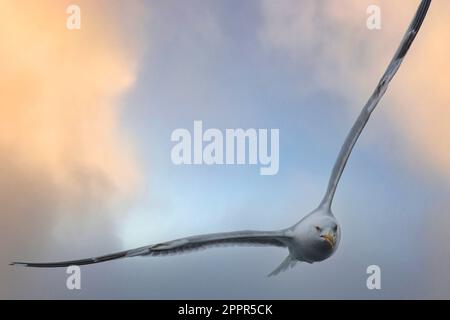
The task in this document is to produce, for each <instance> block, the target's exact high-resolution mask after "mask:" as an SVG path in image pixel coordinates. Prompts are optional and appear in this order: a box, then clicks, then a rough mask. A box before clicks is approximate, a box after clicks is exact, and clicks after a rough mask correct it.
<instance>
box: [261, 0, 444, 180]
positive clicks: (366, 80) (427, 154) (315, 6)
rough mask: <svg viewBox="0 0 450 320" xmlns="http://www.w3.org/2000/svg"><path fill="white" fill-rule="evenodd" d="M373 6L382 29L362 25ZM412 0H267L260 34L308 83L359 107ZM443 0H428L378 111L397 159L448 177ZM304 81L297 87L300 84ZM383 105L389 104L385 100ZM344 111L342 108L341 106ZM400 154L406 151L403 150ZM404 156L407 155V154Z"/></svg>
mask: <svg viewBox="0 0 450 320" xmlns="http://www.w3.org/2000/svg"><path fill="white" fill-rule="evenodd" d="M372 4H376V5H379V6H380V8H381V18H382V29H381V31H370V30H368V29H367V28H366V19H367V18H368V17H369V15H368V14H367V13H366V9H367V7H368V6H369V5H372ZM418 4H419V1H408V2H405V1H367V0H365V1H360V0H346V1H314V0H307V1H301V2H300V1H295V0H286V1H270V0H266V1H264V2H263V5H262V15H263V21H264V22H263V27H262V31H261V35H260V37H261V41H262V43H263V44H264V45H265V47H266V48H267V49H268V50H272V51H274V52H278V53H281V54H285V55H287V56H288V57H289V59H290V60H291V61H292V62H293V63H296V64H298V67H299V70H302V67H303V68H309V67H310V68H311V69H310V70H312V73H313V74H311V75H309V77H310V78H311V80H312V82H311V86H313V85H319V86H321V87H322V88H323V89H326V90H329V91H332V92H335V93H336V94H339V95H341V96H343V97H344V99H346V101H348V106H349V107H350V111H351V112H352V113H351V114H352V117H351V118H352V119H353V118H354V113H355V112H357V110H360V108H361V107H362V105H363V103H364V102H365V101H366V99H367V98H368V96H369V94H370V93H371V92H372V90H373V88H374V87H375V85H376V82H377V81H378V80H379V78H380V76H381V75H382V73H383V72H384V69H385V67H386V65H387V63H388V62H389V60H390V58H391V57H392V55H393V53H394V51H395V49H396V48H397V46H398V44H399V41H400V39H401V37H402V36H403V33H404V32H405V30H406V27H407V26H408V24H409V22H410V20H411V18H412V16H413V14H414V13H415V10H416V8H417V6H418ZM449 9H450V4H448V3H446V2H443V1H441V2H435V3H433V4H432V5H431V9H430V11H429V14H428V16H427V19H426V21H425V23H424V25H423V28H422V30H421V32H420V34H419V36H418V37H417V39H416V41H415V43H414V44H413V47H412V50H411V52H410V53H409V55H408V56H407V58H406V60H405V61H404V65H403V66H402V68H401V69H400V71H399V73H398V75H397V77H396V79H395V80H394V81H393V83H392V85H391V88H390V89H389V92H388V94H387V95H386V97H385V98H384V100H383V102H382V104H383V105H384V108H383V114H377V117H384V113H385V114H386V115H387V117H386V121H388V122H389V123H390V124H391V125H392V126H393V128H394V130H395V131H396V132H397V133H398V134H399V136H400V137H401V139H402V140H403V142H404V147H401V149H402V151H403V153H402V154H398V157H399V158H401V161H402V162H405V163H407V164H408V165H410V166H411V167H414V170H415V171H417V170H416V168H417V164H418V162H419V163H421V164H422V165H423V167H424V168H425V169H424V170H422V172H420V171H419V172H418V173H426V174H428V173H429V170H428V168H431V169H432V170H433V171H434V173H436V175H437V176H439V175H441V176H444V177H446V179H447V181H448V180H449V179H450V165H449V164H450V148H448V138H450V121H449V120H450V108H448V106H449V105H450V93H449V91H448V89H447V84H448V83H449V82H450V65H449V64H448V63H447V62H446V61H447V59H448V56H449V54H450V44H449V43H448V42H446V41H445V39H447V38H448V36H449V33H450V31H449V30H448V28H447V27H446V25H447V21H448V19H449V18H450V17H449V15H450V14H449ZM303 89H304V88H303ZM386 105H389V108H388V107H387V106H386ZM344 112H348V110H347V111H344ZM405 154H406V156H405ZM408 159H411V160H408Z"/></svg>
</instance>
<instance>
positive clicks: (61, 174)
mask: <svg viewBox="0 0 450 320" xmlns="http://www.w3.org/2000/svg"><path fill="white" fill-rule="evenodd" d="M418 3H419V1H408V2H405V1H400V0H395V1H392V0H391V1H386V0H378V1H375V0H367V1H366V0H358V1H357V0H342V1H333V0H323V1H317V0H280V1H270V0H250V1H245V2H242V1H237V0H227V1H224V0H218V1H205V0H189V1H183V2H181V1H175V0H168V1H156V0H155V1H152V0H150V1H137V0H132V1H126V2H125V1H120V0H113V1H106V0H101V1H95V2H92V1H86V0H77V1H70V2H69V1H58V2H56V1H50V0H46V1H40V2H39V3H37V2H36V1H27V0H19V1H12V0H5V1H2V2H1V3H0V40H1V41H0V75H1V76H0V97H1V101H2V103H1V104H0V208H1V212H0V247H1V251H0V298H13V299H22V298H38V299H52V298H63V299H80V298H87V299H94V298H100V299H104V298H113V299H118V298H124V299H147V298H151V299H197V298H203V299H207V298H209V299H219V298H223V299H227V298H229V299H233V298H234V299H240V298H255V299H259V298H262V299H279V298H286V299H302V298H326V299H328V298H338V299H340V298H368V299H380V298H388V299H389V298H425V299H428V298H447V299H448V298H450V274H449V273H448V272H447V270H449V269H450V235H449V233H448V231H447V230H448V227H447V226H449V225H450V215H449V214H450V212H449V209H448V208H449V207H450V199H449V197H448V194H449V192H450V148H449V141H450V108H449V105H450V92H449V91H448V87H447V85H448V83H450V64H449V63H448V56H449V55H450V44H449V43H448V42H446V41H445V39H448V37H449V36H450V34H449V33H450V30H449V28H448V25H447V24H448V21H449V18H450V17H449V15H450V10H449V9H450V3H448V1H443V0H435V1H433V3H432V5H431V8H430V10H429V13H428V16H427V18H426V20H425V22H424V24H423V27H422V29H421V31H420V33H419V35H418V36H417V38H416V40H415V42H414V44H413V45H412V47H411V50H410V51H409V53H408V55H407V57H406V59H405V61H404V63H403V65H402V67H401V68H400V70H399V72H398V73H397V75H396V77H395V78H394V80H393V82H392V83H391V85H390V88H389V90H388V92H387V93H386V96H385V97H384V98H383V100H382V101H381V103H380V105H379V106H378V107H377V109H376V110H375V111H374V113H373V116H372V118H371V119H370V121H369V123H368V125H367V126H366V128H365V130H364V131H363V133H362V136H361V137H360V139H359V141H358V143H357V145H356V147H355V149H354V151H353V153H352V155H351V157H350V160H349V162H348V165H347V167H346V170H345V171H344V174H343V177H342V179H341V182H340V184H339V186H338V189H337V192H336V196H335V200H334V204H333V212H334V214H335V216H336V218H337V219H338V221H339V222H340V223H341V228H342V239H341V243H340V246H339V249H338V250H337V252H336V253H335V254H334V255H333V256H332V257H331V258H329V259H327V260H325V261H323V262H320V263H315V264H312V265H310V264H306V263H301V264H298V265H297V266H296V267H295V268H294V269H292V270H289V271H288V272H285V273H282V274H280V275H279V276H277V277H271V278H267V277H266V275H267V274H268V273H269V272H270V271H272V270H273V269H274V268H275V267H276V266H277V265H278V264H279V263H280V262H281V261H282V259H284V258H285V256H286V252H285V251H283V250H281V249H279V248H260V247H257V248H252V247H249V248H245V247H230V248H213V249H209V250H204V251H199V252H195V253H192V254H186V255H179V256H170V257H164V258H140V257H137V258H133V259H122V260H117V261H113V262H108V263H102V264H97V265H92V266H85V267H82V269H81V270H82V278H81V285H82V288H81V290H68V289H67V288H66V279H67V277H68V275H67V274H66V273H65V270H64V269H25V268H17V267H11V266H8V263H9V262H10V261H13V260H26V261H52V260H65V259H74V258H83V257H91V256H96V255H102V254H105V253H109V252H114V251H120V250H124V249H128V248H132V247H137V246H142V245H147V244H151V243H158V242H161V241H166V240H171V239H175V238H179V237H184V236H189V235H195V234H202V233H211V232H223V231H233V230H245V229H255V230H271V229H281V228H284V227H288V226H290V225H292V224H294V223H295V222H297V221H298V220H299V219H300V218H302V217H303V216H304V215H306V214H307V213H309V212H310V211H312V210H313V209H315V208H316V206H317V205H318V203H319V202H320V200H321V198H322V196H323V192H324V191H325V188H326V184H327V182H328V177H329V173H330V171H331V168H332V166H333V163H334V160H335V158H336V156H337V153H338V151H339V149H340V147H341V144H342V142H343V140H344V138H345V136H346V134H347V132H348V130H349V129H350V127H351V125H352V123H353V121H354V120H355V119H356V116H357V114H358V112H359V110H360V109H361V108H362V106H363V104H364V103H365V102H366V100H367V98H368V97H369V95H370V94H371V92H372V90H373V89H374V87H375V85H376V84H377V82H378V80H379V77H380V76H381V75H382V73H383V72H384V69H385V67H386V66H387V64H388V62H389V60H390V58H391V56H392V55H393V53H394V52H395V50H396V48H397V46H398V44H399V42H400V39H401V37H402V36H403V33H404V31H405V30H406V28H407V26H408V24H409V22H410V20H411V18H412V16H413V14H414V13H415V9H416V7H417V5H418ZM69 4H77V5H78V6H79V7H80V9H81V29H80V30H68V29H67V28H66V19H67V17H68V14H67V13H66V8H67V6H68V5H69ZM373 4H375V5H378V6H379V7H380V9H381V29H380V30H369V29H368V28H367V27H366V20H367V18H368V17H369V14H368V13H367V12H366V10H367V7H368V6H369V5H373ZM195 120H201V121H202V122H203V126H204V128H205V129H206V128H217V129H220V130H222V131H223V132H224V131H225V129H228V128H231V129H232V128H244V129H248V128H256V129H258V128H264V129H279V130H280V153H279V158H280V168H279V171H278V173H277V174H276V175H272V176H262V175H260V174H259V167H258V166H254V165H240V166H229V165H227V166H219V165H215V166H214V165H213V166H207V165H191V166H189V165H186V166H176V165H174V164H173V162H172V161H171V157H170V154H171V149H172V148H173V146H174V142H173V141H171V139H170V136H171V133H172V132H173V131H174V130H175V129H178V128H186V129H188V130H190V131H192V130H193V125H194V121H195ZM373 264H375V265H378V266H380V268H381V285H382V287H381V290H368V289H367V287H366V279H367V277H368V274H367V273H366V269H367V267H368V266H369V265H373ZM243 284H244V285H243Z"/></svg>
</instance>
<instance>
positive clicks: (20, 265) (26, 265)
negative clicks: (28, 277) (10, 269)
mask: <svg viewBox="0 0 450 320" xmlns="http://www.w3.org/2000/svg"><path fill="white" fill-rule="evenodd" d="M9 265H10V266H19V267H28V263H26V262H16V261H13V262H11V263H10V264H9Z"/></svg>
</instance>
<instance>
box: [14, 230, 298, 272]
mask: <svg viewBox="0 0 450 320" xmlns="http://www.w3.org/2000/svg"><path fill="white" fill-rule="evenodd" d="M290 239H291V238H290V237H289V236H287V235H286V234H285V232H284V231H236V232H225V233H213V234H206V235H199V236H193V237H187V238H181V239H177V240H172V241H169V242H164V243H158V244H154V245H149V246H145V247H140V248H136V249H131V250H125V251H120V252H116V253H112V254H108V255H104V256H100V257H94V258H88V259H80V260H70V261H60V262H43V263H30V262H13V263H11V265H21V266H25V267H34V268H57V267H68V266H72V265H78V266H79V265H86V264H94V263H100V262H105V261H109V260H115V259H120V258H128V257H136V256H160V255H169V254H178V253H187V252H190V251H193V250H199V249H205V248H208V247H213V246H232V245H242V246H275V247H287V246H288V244H289V241H290Z"/></svg>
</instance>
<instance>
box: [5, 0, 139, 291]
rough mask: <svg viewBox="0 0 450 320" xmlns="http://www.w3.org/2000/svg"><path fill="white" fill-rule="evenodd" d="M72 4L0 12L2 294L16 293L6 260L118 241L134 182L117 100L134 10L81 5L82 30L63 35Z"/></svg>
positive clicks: (128, 68) (15, 4)
mask: <svg viewBox="0 0 450 320" xmlns="http://www.w3.org/2000/svg"><path fill="white" fill-rule="evenodd" d="M100 3H102V2H100ZM68 4H69V2H67V1H58V2H54V1H39V2H36V1H9V0H7V1H2V2H1V4H0V39H1V41H0V70H1V78H0V96H1V99H2V103H1V104H0V168H1V169H0V207H1V213H0V226H1V232H0V242H1V243H2V254H1V257H0V264H1V266H0V283H2V287H1V288H0V296H1V295H6V294H10V293H11V292H12V291H14V287H15V286H17V281H16V282H15V281H14V280H17V279H11V278H10V277H9V276H8V270H9V269H8V270H7V269H6V268H5V264H6V263H7V261H8V260H10V259H12V258H19V257H20V258H24V259H25V258H30V257H32V258H38V254H37V253H36V250H41V249H42V248H43V247H44V246H45V244H46V242H47V241H50V240H51V239H52V238H53V237H55V236H58V235H64V237H65V238H64V239H63V240H61V241H63V242H64V241H66V242H70V241H71V240H72V241H73V242H75V243H76V244H75V245H74V247H75V248H76V246H77V245H81V246H82V245H83V244H85V245H87V243H88V242H89V241H92V239H89V238H88V237H87V233H88V232H91V233H93V232H94V231H96V233H102V235H101V236H99V238H98V239H96V241H106V239H108V241H110V240H112V241H114V232H113V224H114V222H113V221H114V215H115V212H116V211H117V210H118V209H120V208H121V206H122V205H124V204H125V203H126V201H127V200H128V199H130V198H131V197H132V196H133V194H134V192H135V191H136V188H137V186H138V184H139V179H138V173H139V166H138V163H137V160H136V158H135V156H134V154H133V148H132V146H131V144H130V140H129V139H128V138H127V136H126V134H124V132H123V128H121V125H120V114H121V109H120V106H121V103H120V99H121V97H122V96H123V95H124V94H125V93H126V92H127V90H129V89H130V87H131V86H132V85H133V83H134V81H135V77H136V67H137V60H138V56H139V53H140V49H141V48H140V47H139V46H138V45H137V43H138V41H137V39H135V37H133V36H129V35H128V36H127V37H125V33H126V32H124V31H123V30H121V28H120V20H118V17H120V18H123V19H127V21H133V19H132V18H133V16H134V15H137V14H138V12H139V10H138V6H139V3H138V2H133V3H130V5H129V6H127V8H120V16H119V10H118V8H117V5H116V7H114V6H113V5H109V3H108V5H109V6H108V5H106V3H103V5H102V6H100V4H99V2H96V3H95V4H94V3H93V2H90V1H89V2H87V1H79V5H80V7H81V13H82V15H81V17H82V20H81V30H78V31H71V30H68V29H66V23H65V22H66V17H67V15H66V7H67V6H68ZM61 221H66V222H67V221H69V222H70V223H64V224H62V223H61V224H59V223H60V222H61ZM61 225H64V227H63V228H61ZM99 226H103V227H99ZM94 227H95V228H96V229H95V230H94V229H93V228H94ZM61 239H62V238H61ZM78 240H79V242H78ZM9 272H11V271H9Z"/></svg>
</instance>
